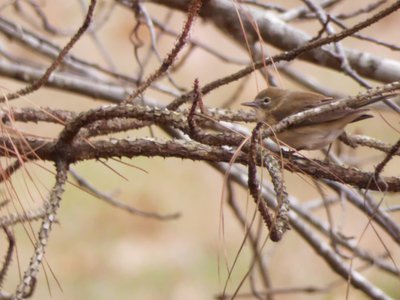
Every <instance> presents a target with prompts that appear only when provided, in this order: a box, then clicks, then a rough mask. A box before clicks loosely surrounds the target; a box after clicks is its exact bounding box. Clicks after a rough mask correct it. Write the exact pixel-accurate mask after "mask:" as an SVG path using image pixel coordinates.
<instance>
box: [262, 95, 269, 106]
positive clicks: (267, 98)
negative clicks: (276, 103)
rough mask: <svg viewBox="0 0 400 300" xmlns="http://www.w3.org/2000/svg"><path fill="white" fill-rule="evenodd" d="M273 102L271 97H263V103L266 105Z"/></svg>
mask: <svg viewBox="0 0 400 300" xmlns="http://www.w3.org/2000/svg"><path fill="white" fill-rule="evenodd" d="M270 102H271V98H270V97H265V98H262V99H261V103H262V104H264V105H267V104H269V103H270Z"/></svg>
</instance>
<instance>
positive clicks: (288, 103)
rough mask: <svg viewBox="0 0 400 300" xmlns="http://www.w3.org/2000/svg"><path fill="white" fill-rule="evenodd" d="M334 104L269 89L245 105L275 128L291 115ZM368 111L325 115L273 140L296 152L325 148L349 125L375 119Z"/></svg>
mask: <svg viewBox="0 0 400 300" xmlns="http://www.w3.org/2000/svg"><path fill="white" fill-rule="evenodd" d="M332 101H334V99H333V98H331V97H327V96H325V95H322V94H318V93H312V92H307V91H294V90H288V89H281V88H277V87H268V88H266V89H264V90H262V91H260V92H259V93H258V94H257V96H256V97H255V99H254V100H253V101H251V102H244V103H242V105H244V106H248V107H251V108H253V109H254V110H255V112H256V117H257V120H258V122H265V123H266V124H268V125H269V126H273V125H275V124H277V123H278V122H279V121H281V120H283V119H284V118H286V117H289V116H290V115H293V114H296V113H299V112H302V111H305V110H308V109H312V108H316V107H318V106H321V105H324V104H328V103H331V102H332ZM368 111H369V110H368V109H365V108H350V107H346V108H344V109H340V110H336V111H329V112H325V113H322V114H320V115H316V116H311V117H309V118H306V119H305V120H303V121H301V122H300V123H297V124H294V125H292V126H289V127H288V128H286V129H285V130H284V131H282V132H279V133H277V134H276V135H275V134H272V135H271V137H272V139H274V140H275V141H276V142H278V143H279V144H281V145H284V146H289V147H290V148H293V149H295V150H318V149H323V148H325V147H326V146H328V145H330V144H331V143H332V142H334V141H335V140H336V139H337V138H338V137H339V136H340V135H341V134H342V133H343V131H344V128H345V127H346V125H347V124H350V123H354V122H358V121H361V120H364V119H368V118H372V117H373V116H372V115H370V114H368V113H366V112H368Z"/></svg>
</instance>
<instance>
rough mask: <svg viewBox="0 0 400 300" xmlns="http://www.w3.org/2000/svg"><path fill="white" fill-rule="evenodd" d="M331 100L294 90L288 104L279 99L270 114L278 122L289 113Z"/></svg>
mask: <svg viewBox="0 0 400 300" xmlns="http://www.w3.org/2000/svg"><path fill="white" fill-rule="evenodd" d="M333 100H334V99H332V98H328V97H326V96H324V95H321V94H315V93H303V92H296V95H292V97H291V100H290V104H289V103H285V102H284V101H281V102H280V105H279V106H278V107H276V108H275V109H274V110H273V111H271V114H272V116H273V117H274V119H275V120H276V121H277V122H279V121H280V120H282V119H284V118H285V117H287V116H289V115H292V114H295V113H298V112H301V111H304V110H307V109H311V108H314V107H318V106H320V105H323V104H327V103H330V102H332V101H333ZM286 101H289V100H286Z"/></svg>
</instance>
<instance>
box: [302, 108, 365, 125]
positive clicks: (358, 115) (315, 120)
mask: <svg viewBox="0 0 400 300" xmlns="http://www.w3.org/2000/svg"><path fill="white" fill-rule="evenodd" d="M367 111H368V109H352V108H345V109H341V110H338V111H330V112H327V113H322V114H320V115H317V116H312V117H309V118H307V119H305V120H303V121H302V122H300V123H298V124H296V125H295V126H306V125H315V124H319V123H325V122H331V121H336V120H339V119H343V118H347V117H350V119H349V120H348V122H349V123H352V122H356V121H361V120H364V119H368V118H372V115H369V114H367V113H365V114H364V112H367ZM351 116H353V117H354V119H351Z"/></svg>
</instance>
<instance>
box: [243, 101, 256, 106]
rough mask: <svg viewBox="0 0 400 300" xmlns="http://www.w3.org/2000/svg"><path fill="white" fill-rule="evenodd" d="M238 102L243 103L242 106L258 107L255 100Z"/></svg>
mask: <svg viewBox="0 0 400 300" xmlns="http://www.w3.org/2000/svg"><path fill="white" fill-rule="evenodd" d="M240 104H241V105H243V106H249V107H258V105H257V102H255V101H252V102H243V103H240Z"/></svg>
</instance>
